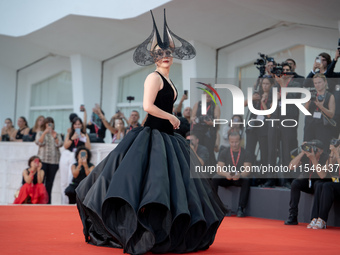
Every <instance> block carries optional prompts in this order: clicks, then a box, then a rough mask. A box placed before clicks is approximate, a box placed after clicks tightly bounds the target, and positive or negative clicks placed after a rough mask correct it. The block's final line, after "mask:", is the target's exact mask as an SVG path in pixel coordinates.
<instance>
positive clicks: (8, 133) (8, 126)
mask: <svg viewBox="0 0 340 255" xmlns="http://www.w3.org/2000/svg"><path fill="white" fill-rule="evenodd" d="M16 132H17V130H16V129H15V128H14V127H13V122H12V120H11V119H10V118H7V119H5V125H4V127H3V128H2V129H1V137H0V141H3V142H8V141H10V140H11V137H13V136H15V134H16Z"/></svg>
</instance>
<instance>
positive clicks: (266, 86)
mask: <svg viewBox="0 0 340 255" xmlns="http://www.w3.org/2000/svg"><path fill="white" fill-rule="evenodd" d="M271 86H272V84H271V83H270V81H269V80H268V79H264V80H263V81H262V90H263V92H269V90H270V88H271Z"/></svg>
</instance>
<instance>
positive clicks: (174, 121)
mask: <svg viewBox="0 0 340 255" xmlns="http://www.w3.org/2000/svg"><path fill="white" fill-rule="evenodd" d="M169 121H170V123H171V125H172V126H173V128H174V129H179V125H180V123H181V122H180V121H179V119H178V118H177V117H176V116H175V115H171V116H170V118H169Z"/></svg>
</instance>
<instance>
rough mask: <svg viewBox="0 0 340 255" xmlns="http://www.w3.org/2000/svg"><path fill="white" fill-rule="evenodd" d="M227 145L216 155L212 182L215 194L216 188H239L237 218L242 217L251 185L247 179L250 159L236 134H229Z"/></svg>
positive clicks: (238, 135)
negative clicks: (215, 171) (215, 168)
mask: <svg viewBox="0 0 340 255" xmlns="http://www.w3.org/2000/svg"><path fill="white" fill-rule="evenodd" d="M229 144H230V147H227V148H226V147H223V148H221V150H220V152H219V154H218V159H217V166H218V170H217V175H215V176H214V177H213V179H212V182H213V186H214V188H215V190H216V192H217V190H218V186H223V187H229V186H241V193H240V198H239V207H238V210H237V217H244V216H245V208H246V206H247V203H248V197H249V191H250V183H251V179H249V178H247V177H248V175H249V174H250V169H249V168H250V167H251V157H250V156H249V155H248V153H247V152H246V151H245V150H244V149H243V148H242V147H241V136H240V134H239V133H238V132H231V133H230V134H229ZM223 169H228V170H229V169H230V171H226V170H223Z"/></svg>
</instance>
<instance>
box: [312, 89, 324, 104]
mask: <svg viewBox="0 0 340 255" xmlns="http://www.w3.org/2000/svg"><path fill="white" fill-rule="evenodd" d="M309 91H310V100H311V101H316V99H318V101H319V102H322V101H323V100H325V95H318V92H317V91H316V90H315V89H310V90H309Z"/></svg>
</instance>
